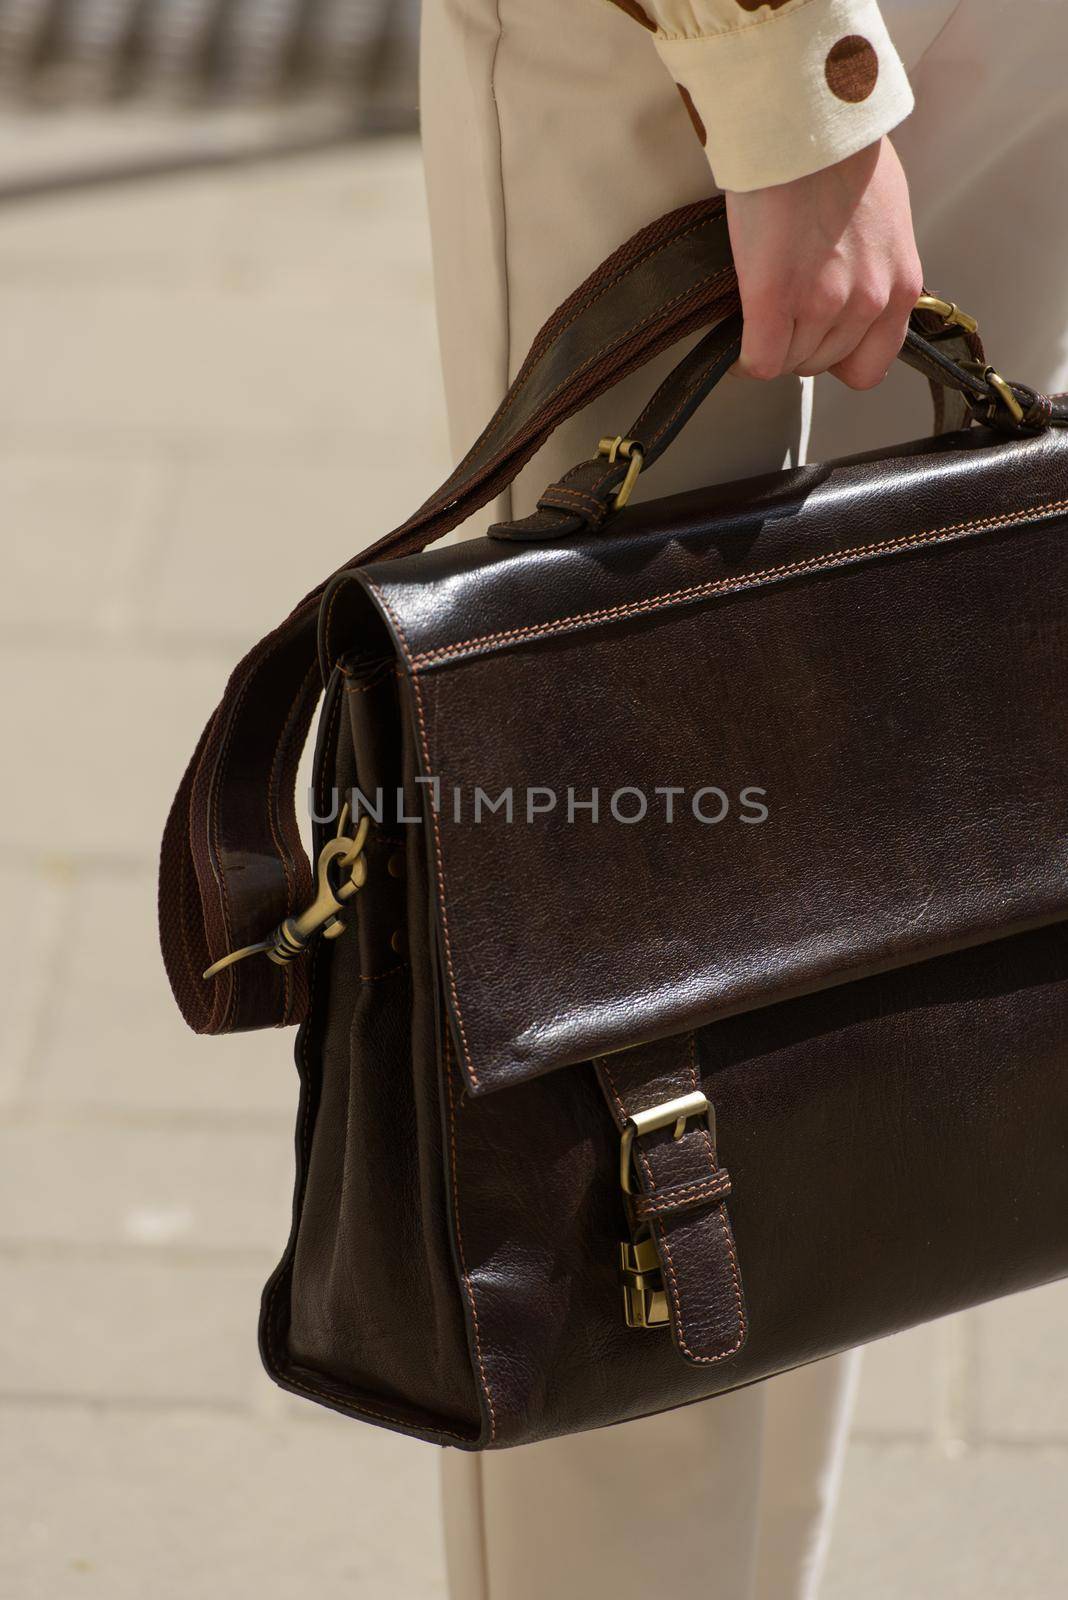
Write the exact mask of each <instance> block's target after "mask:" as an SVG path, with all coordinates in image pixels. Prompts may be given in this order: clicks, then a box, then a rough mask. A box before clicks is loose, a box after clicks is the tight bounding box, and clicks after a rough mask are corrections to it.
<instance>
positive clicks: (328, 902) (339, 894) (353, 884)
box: [204, 805, 370, 978]
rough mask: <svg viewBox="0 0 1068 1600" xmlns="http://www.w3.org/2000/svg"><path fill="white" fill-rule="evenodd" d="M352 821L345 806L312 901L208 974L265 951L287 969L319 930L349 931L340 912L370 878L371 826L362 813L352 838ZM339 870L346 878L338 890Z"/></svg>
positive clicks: (330, 935)
mask: <svg viewBox="0 0 1068 1600" xmlns="http://www.w3.org/2000/svg"><path fill="white" fill-rule="evenodd" d="M348 820H349V808H348V806H347V805H346V806H345V807H344V808H343V810H342V812H341V818H340V821H339V822H338V825H337V835H336V837H335V838H333V839H331V840H330V841H329V843H328V844H325V845H324V846H323V848H322V850H320V852H319V860H318V862H317V864H316V881H317V887H318V892H317V894H316V896H315V899H314V900H313V901H312V903H311V905H310V906H307V907H306V908H305V909H304V910H303V911H302V912H300V913H299V915H298V916H295V917H287V918H286V920H285V921H284V922H282V923H280V924H279V926H278V927H277V928H275V930H274V932H273V933H271V934H269V935H268V937H267V938H266V939H262V940H261V941H260V942H259V944H247V945H245V947H244V949H243V950H232V951H231V952H230V953H229V955H225V956H223V957H222V959H221V960H220V961H216V962H214V963H213V964H212V965H211V966H210V967H209V968H208V970H207V971H206V972H205V974H204V977H205V978H214V977H215V976H216V974H217V973H219V972H222V971H223V970H224V969H225V968H226V967H232V966H234V965H236V963H237V962H238V961H244V960H245V959H246V957H247V956H255V955H261V954H262V955H265V956H266V957H267V959H268V961H273V962H274V963H275V965H276V966H279V967H284V966H286V965H287V964H288V963H289V962H290V961H295V960H296V959H297V957H298V956H302V955H303V954H304V952H305V950H307V948H308V946H309V945H310V943H311V941H312V939H314V938H315V936H316V935H317V934H320V933H321V934H322V936H323V938H324V939H336V938H338V936H339V935H340V934H342V933H344V931H345V923H344V922H342V920H341V917H340V912H341V911H343V910H344V908H345V906H346V905H347V904H348V902H349V901H350V900H351V899H352V898H353V897H354V896H355V895H356V894H357V893H358V892H359V890H361V889H362V888H363V886H364V884H365V883H366V882H367V858H366V856H365V855H364V853H363V851H364V845H365V844H366V842H367V830H368V827H369V826H370V824H369V821H368V819H367V817H361V819H360V823H359V826H358V827H357V829H356V832H355V833H354V834H353V836H352V838H351V839H350V838H347V837H346V834H345V829H346V827H347V826H348ZM340 873H343V874H344V875H345V876H344V878H343V880H342V881H341V882H340V883H337V887H336V888H335V886H334V884H335V881H336V880H337V878H338V875H339V874H340Z"/></svg>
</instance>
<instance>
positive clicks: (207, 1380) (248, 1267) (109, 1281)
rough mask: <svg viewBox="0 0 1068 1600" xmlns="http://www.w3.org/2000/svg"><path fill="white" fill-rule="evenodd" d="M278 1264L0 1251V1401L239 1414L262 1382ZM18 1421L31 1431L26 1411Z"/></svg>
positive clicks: (84, 1252)
mask: <svg viewBox="0 0 1068 1600" xmlns="http://www.w3.org/2000/svg"><path fill="white" fill-rule="evenodd" d="M273 1265H274V1263H273V1260H271V1259H269V1258H268V1257H266V1256H265V1257H264V1259H263V1262H262V1265H259V1266H257V1265H253V1264H252V1263H246V1262H243V1261H235V1260H233V1259H232V1258H230V1257H228V1256H220V1257H218V1258H217V1259H216V1260H214V1261H212V1260H211V1259H210V1258H204V1257H200V1258H196V1259H192V1260H188V1259H187V1260H170V1261H168V1260H160V1259H159V1258H158V1256H154V1255H149V1254H147V1253H146V1254H142V1255H136V1254H134V1253H133V1252H129V1253H127V1254H125V1255H119V1256H116V1255H115V1254H114V1253H107V1252H103V1253H94V1252H92V1251H89V1250H87V1249H85V1248H84V1247H82V1248H80V1249H79V1250H78V1251H77V1252H57V1253H46V1252H44V1251H42V1250H40V1249H38V1250H36V1251H34V1252H32V1253H30V1252H27V1253H25V1254H22V1255H19V1254H0V1305H3V1307H4V1316H3V1318H2V1319H0V1396H6V1397H11V1396H19V1395H21V1396H24V1397H27V1398H30V1399H34V1398H36V1399H39V1400H55V1399H59V1398H67V1399H71V1400H86V1399H89V1400H95V1401H98V1402H100V1403H114V1402H118V1401H122V1402H127V1403H130V1402H141V1403H144V1402H149V1401H151V1402H154V1403H155V1404H157V1405H165V1404H169V1403H173V1402H181V1403H184V1404H186V1405H191V1404H195V1405H200V1406H212V1405H215V1406H219V1407H222V1408H224V1409H235V1408H244V1407H245V1406H247V1405H248V1403H249V1399H250V1396H251V1394H252V1393H253V1392H254V1390H253V1386H254V1385H255V1386H257V1387H258V1385H259V1382H260V1374H259V1361H258V1357H257V1354H256V1320H257V1314H258V1308H259V1299H260V1290H261V1288H262V1286H263V1283H264V1280H265V1279H266V1277H267V1275H268V1273H269V1271H270V1269H271V1267H272V1266H273ZM24 1421H25V1426H26V1427H27V1428H29V1429H32V1426H33V1414H32V1411H27V1413H26V1414H25V1418H24ZM148 1464H149V1463H147V1462H146V1466H147V1465H148ZM89 1465H90V1464H89V1463H88V1462H86V1463H85V1467H86V1469H88V1467H89Z"/></svg>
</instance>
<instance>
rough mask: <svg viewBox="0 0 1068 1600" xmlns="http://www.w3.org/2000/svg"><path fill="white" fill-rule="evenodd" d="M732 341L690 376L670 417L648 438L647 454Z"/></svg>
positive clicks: (715, 365)
mask: <svg viewBox="0 0 1068 1600" xmlns="http://www.w3.org/2000/svg"><path fill="white" fill-rule="evenodd" d="M732 342H733V340H729V341H728V343H727V345H723V346H719V347H717V350H716V353H715V355H714V356H710V357H709V358H708V360H707V361H705V362H704V363H703V365H702V367H701V370H700V372H698V373H697V374H696V375H695V376H694V377H693V378H691V380H690V382H689V383H688V384H687V385H686V388H685V389H684V391H683V395H682V399H681V400H680V401H679V403H678V405H677V406H676V407H675V410H674V411H673V412H672V413H671V415H670V417H668V418H667V419H666V420H665V421H664V422H662V423H661V424H660V427H659V428H658V429H657V430H656V432H655V433H654V434H653V437H652V438H651V439H650V440H649V444H648V446H647V448H646V454H647V455H651V454H652V452H653V451H654V450H655V449H656V447H657V445H658V444H659V443H660V441H661V439H662V438H663V437H664V435H665V433H667V431H668V429H669V428H670V427H671V426H672V425H673V424H674V423H675V422H676V421H677V420H678V418H679V417H680V416H681V415H682V413H683V412H684V411H685V410H686V407H687V406H688V405H689V403H690V401H691V400H692V399H693V396H694V394H695V392H696V391H697V390H698V389H700V388H701V386H702V384H704V383H706V382H707V381H708V378H709V376H710V374H711V373H712V372H714V371H715V369H716V367H717V366H718V365H719V363H720V362H721V361H722V360H723V356H724V352H725V350H726V349H727V348H729V345H730V344H731V343H732Z"/></svg>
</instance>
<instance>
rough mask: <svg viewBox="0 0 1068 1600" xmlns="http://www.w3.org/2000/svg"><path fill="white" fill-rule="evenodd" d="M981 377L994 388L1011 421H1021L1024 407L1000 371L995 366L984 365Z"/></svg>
mask: <svg viewBox="0 0 1068 1600" xmlns="http://www.w3.org/2000/svg"><path fill="white" fill-rule="evenodd" d="M983 377H984V378H985V379H986V381H987V383H988V384H989V385H990V387H991V388H992V389H993V390H994V392H995V393H996V395H997V397H998V399H999V400H1000V401H1001V403H1002V405H1003V406H1005V408H1006V409H1007V411H1008V413H1009V415H1010V417H1011V418H1012V420H1013V422H1017V423H1019V422H1022V421H1023V419H1024V408H1023V406H1022V405H1021V404H1020V402H1019V400H1017V398H1016V395H1015V394H1014V393H1013V388H1012V385H1011V383H1009V382H1007V381H1006V379H1005V378H1003V377H1002V376H1001V373H1000V372H998V370H997V368H996V367H984V368H983Z"/></svg>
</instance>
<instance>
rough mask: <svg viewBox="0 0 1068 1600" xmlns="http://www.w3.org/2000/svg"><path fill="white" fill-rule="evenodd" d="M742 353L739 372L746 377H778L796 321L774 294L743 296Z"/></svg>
mask: <svg viewBox="0 0 1068 1600" xmlns="http://www.w3.org/2000/svg"><path fill="white" fill-rule="evenodd" d="M742 311H743V315H744V322H743V326H742V351H741V355H740V356H739V357H738V361H737V371H738V372H740V373H741V375H742V376H743V377H746V378H778V377H779V376H780V375H781V374H782V373H783V372H786V371H788V370H789V369H788V368H787V367H786V366H785V361H786V356H787V352H788V351H789V349H790V341H791V339H792V338H793V332H794V319H793V317H792V316H790V315H789V314H788V313H787V312H786V311H784V310H783V308H782V306H781V304H779V303H778V301H777V299H776V297H775V296H774V295H760V294H757V295H752V296H748V297H747V296H745V295H743V299H742Z"/></svg>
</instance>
